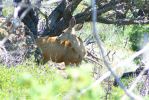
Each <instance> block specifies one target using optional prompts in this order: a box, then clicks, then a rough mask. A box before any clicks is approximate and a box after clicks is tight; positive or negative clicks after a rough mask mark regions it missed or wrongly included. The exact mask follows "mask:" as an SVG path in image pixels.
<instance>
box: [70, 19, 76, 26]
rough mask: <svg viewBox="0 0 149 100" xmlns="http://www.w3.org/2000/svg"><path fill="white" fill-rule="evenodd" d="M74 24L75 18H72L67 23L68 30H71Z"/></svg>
mask: <svg viewBox="0 0 149 100" xmlns="http://www.w3.org/2000/svg"><path fill="white" fill-rule="evenodd" d="M75 24H76V19H75V17H72V18H71V20H70V21H69V28H73V27H74V25H75Z"/></svg>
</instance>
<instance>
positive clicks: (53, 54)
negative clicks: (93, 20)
mask: <svg viewBox="0 0 149 100" xmlns="http://www.w3.org/2000/svg"><path fill="white" fill-rule="evenodd" d="M36 44H37V46H38V47H39V48H40V49H41V51H42V54H43V63H46V62H47V61H49V60H52V61H53V62H56V63H60V62H64V63H65V65H68V64H76V65H78V64H79V63H81V61H82V59H83V57H84V56H85V47H84V45H83V42H82V40H81V39H80V38H79V37H77V36H76V35H73V34H70V33H63V34H62V35H61V36H55V37H48V36H47V37H40V38H38V39H37V40H36Z"/></svg>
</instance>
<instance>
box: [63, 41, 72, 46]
mask: <svg viewBox="0 0 149 100" xmlns="http://www.w3.org/2000/svg"><path fill="white" fill-rule="evenodd" d="M61 45H63V46H65V47H72V44H71V42H70V41H69V40H64V41H62V42H61Z"/></svg>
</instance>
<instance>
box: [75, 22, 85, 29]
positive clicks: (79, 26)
mask: <svg viewBox="0 0 149 100" xmlns="http://www.w3.org/2000/svg"><path fill="white" fill-rule="evenodd" d="M82 27H83V23H81V24H77V25H76V26H75V27H74V28H75V30H76V31H79V30H80V29H82Z"/></svg>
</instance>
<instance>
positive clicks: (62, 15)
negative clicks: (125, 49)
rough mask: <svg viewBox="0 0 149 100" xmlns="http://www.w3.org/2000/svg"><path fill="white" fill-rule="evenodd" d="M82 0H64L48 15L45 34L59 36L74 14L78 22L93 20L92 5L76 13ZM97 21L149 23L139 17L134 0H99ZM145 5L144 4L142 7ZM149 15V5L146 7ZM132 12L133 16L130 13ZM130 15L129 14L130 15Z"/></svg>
mask: <svg viewBox="0 0 149 100" xmlns="http://www.w3.org/2000/svg"><path fill="white" fill-rule="evenodd" d="M81 1H82V0H62V2H61V3H60V4H59V5H58V6H57V7H56V8H55V10H53V12H52V13H51V14H50V15H49V16H48V27H47V28H46V29H45V30H44V32H43V35H49V36H57V35H60V34H61V33H62V32H63V30H65V29H66V28H68V25H69V21H70V19H71V18H72V15H73V16H74V17H75V19H76V24H82V23H85V22H91V21H92V18H91V14H92V13H91V10H92V9H91V7H90V5H85V6H87V7H86V9H85V10H84V11H83V12H80V13H77V14H75V15H74V11H75V9H76V8H77V7H78V5H79V4H80V3H81ZM96 7H97V22H99V23H104V24H115V25H131V24H148V23H149V20H148V19H146V18H144V19H139V18H137V13H138V12H137V9H139V8H140V6H138V5H137V4H136V1H134V0H97V6H96ZM143 7H144V6H143V5H142V8H143ZM144 8H145V12H146V15H149V14H148V13H149V12H148V11H149V7H146V6H145V7H144ZM129 11H130V12H131V17H130V14H128V13H130V12H129ZM128 15H129V16H128ZM145 17H146V16H145ZM147 17H148V16H147Z"/></svg>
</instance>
